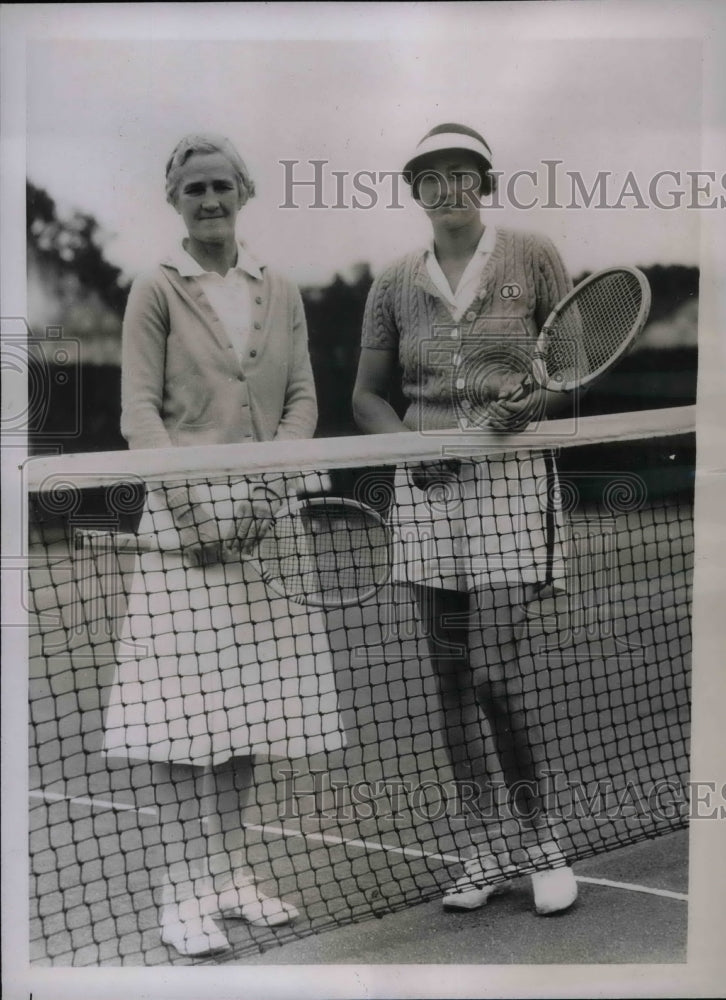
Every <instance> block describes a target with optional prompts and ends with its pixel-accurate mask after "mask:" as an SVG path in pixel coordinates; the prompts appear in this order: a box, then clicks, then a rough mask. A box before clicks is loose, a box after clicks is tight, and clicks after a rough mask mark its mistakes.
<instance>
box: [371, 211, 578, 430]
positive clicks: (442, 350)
mask: <svg viewBox="0 0 726 1000" xmlns="http://www.w3.org/2000/svg"><path fill="white" fill-rule="evenodd" d="M571 288H572V282H571V279H570V277H569V275H568V273H567V270H566V269H565V266H564V264H563V262H562V260H561V258H560V256H559V254H558V253H557V250H556V249H555V247H554V245H553V244H552V242H551V241H550V240H549V239H547V238H546V237H542V236H536V235H533V234H531V233H524V232H520V231H518V230H510V229H498V230H497V238H496V242H495V244H494V249H493V250H492V252H491V254H490V255H489V257H488V258H487V260H486V262H485V264H484V268H483V271H482V275H481V281H480V284H479V290H478V292H477V294H476V297H475V299H474V301H473V302H472V303H471V305H470V306H469V308H468V309H467V311H466V313H465V314H464V316H462V318H461V320H459V322H458V323H455V322H454V321H453V319H452V317H451V313H450V311H449V308H448V305H447V303H446V302H445V300H444V299H443V298H442V297H441V293H440V292H439V290H438V289H437V288H436V286H435V285H434V283H433V282H432V281H431V278H430V276H429V273H428V270H427V268H426V264H425V260H424V253H423V251H418V252H416V253H412V254H409V255H408V256H406V257H404V258H402V259H400V260H398V261H396V262H395V263H394V264H392V265H391V266H390V267H388V268H387V269H386V270H385V271H384V272H383V273H382V274H381V275H379V277H378V278H377V279H376V280H375V282H374V283H373V286H372V288H371V290H370V293H369V295H368V300H367V303H366V310H365V317H364V321H363V337H362V346H363V347H364V348H372V349H374V350H389V351H394V352H395V353H396V357H397V360H398V362H399V364H400V366H401V376H402V389H403V394H404V396H405V398H406V400H407V401H408V404H409V405H408V409H407V410H406V413H405V416H404V418H403V422H404V424H405V425H406V427H408V428H409V429H410V430H447V429H456V428H457V427H460V426H461V421H460V418H461V412H462V402H463V403H464V404H466V402H467V401H466V399H462V394H463V395H466V394H467V393H469V395H471V393H472V388H475V387H476V373H477V370H479V371H482V372H490V371H492V370H499V371H501V370H502V369H503V368H507V369H510V370H515V371H528V370H529V367H530V362H531V356H532V353H533V350H534V345H535V343H536V340H537V335H538V334H539V331H540V328H541V326H542V324H543V323H544V320H545V319H546V318H547V316H548V315H549V313H550V312H551V310H552V308H553V307H554V306H555V305H556V303H557V302H558V301H559V300H560V299H561V298H562V297H563V296H564V295H565V294H567V292H569V291H570V290H571ZM462 372H465V373H466V377H465V379H464V383H465V384H464V385H463V388H462V379H461V373H462Z"/></svg>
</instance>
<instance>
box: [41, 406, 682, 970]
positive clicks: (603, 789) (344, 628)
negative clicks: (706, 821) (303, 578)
mask: <svg viewBox="0 0 726 1000" xmlns="http://www.w3.org/2000/svg"><path fill="white" fill-rule="evenodd" d="M647 417H648V415H647V414H645V415H644V414H639V415H637V419H636V421H635V423H633V422H632V421H631V422H630V423H629V424H628V425H627V433H624V434H623V433H621V432H622V429H623V426H625V425H624V424H622V423H618V422H617V421H616V422H615V423H613V421H612V420H610V419H609V418H608V420H606V421H605V422H604V423H603V422H602V421H601V420H600V418H591V420H589V421H582V428H581V431H580V433H579V434H578V437H577V443H578V444H579V447H575V448H563V449H562V450H561V452H560V454H559V456H558V458H557V461H556V462H555V460H554V458H553V455H552V452H551V451H547V450H543V448H542V442H541V441H540V440H533V439H532V438H528V437H527V436H525V435H522V436H519V437H517V438H512V439H511V440H510V441H509V442H508V444H507V449H506V450H504V451H502V449H503V447H504V445H502V444H499V445H498V450H497V447H495V445H494V444H492V443H491V442H486V447H484V446H483V445H482V440H483V438H481V437H480V438H478V439H477V441H476V442H471V447H470V453H469V454H468V455H467V454H464V453H463V451H462V447H463V446H462V444H461V442H460V441H457V445H456V458H455V459H454V460H452V459H448V460H447V461H446V462H444V463H442V462H437V461H434V459H435V458H436V455H437V454H438V455H440V449H441V447H442V445H441V442H440V441H434V440H433V439H432V441H431V442H430V443H427V442H423V444H422V443H421V442H419V444H418V445H417V448H418V451H415V449H413V448H412V447H404V446H403V444H402V443H401V444H400V449H401V450H400V454H398V455H396V454H395V453H394V449H395V446H396V444H397V443H396V442H395V441H394V440H392V439H395V438H396V437H401V436H397V435H385V436H382V437H385V438H386V439H387V440H386V442H385V445H384V444H383V443H380V442H379V441H378V440H376V441H375V442H374V444H373V445H371V444H370V439H350V440H349V441H348V440H343V441H340V440H338V441H336V442H334V443H333V442H331V443H330V448H329V454H328V455H327V457H326V446H327V445H328V443H327V442H312V443H309V445H310V446H309V447H308V448H307V449H306V455H307V457H306V458H305V459H304V461H303V459H302V458H301V455H302V453H303V450H302V449H300V448H299V445H298V455H297V461H298V464H297V466H293V459H292V458H291V453H290V452H286V453H284V454H283V451H284V449H282V450H278V452H277V454H276V449H275V447H272V448H270V447H269V446H266V451H265V459H266V460H267V461H269V462H270V463H272V464H274V462H275V461H276V459H277V456H278V455H281V456H282V457H283V458H285V460H286V463H287V466H288V467H287V469H284V468H281V467H280V465H281V464H284V463H282V459H280V461H279V462H278V465H277V466H276V467H275V469H274V475H275V477H276V478H275V482H276V489H279V486H280V484H283V487H284V490H285V491H286V492H288V493H290V494H293V493H294V494H295V496H297V497H298V498H300V497H303V498H308V499H311V500H320V499H322V500H323V501H324V503H323V507H325V506H326V505H329V504H330V501H331V498H338V497H339V498H343V499H346V500H349V501H353V502H354V503H358V504H363V505H364V506H366V507H370V508H371V509H374V510H375V511H376V512H377V513H378V514H379V515H380V516H381V517H383V518H384V519H385V520H386V521H387V523H388V524H390V526H391V530H392V533H393V546H392V550H391V563H392V568H391V570H390V575H388V573H386V574H385V576H386V579H385V582H384V583H382V585H381V586H380V587H379V588H378V589H377V590H376V592H375V593H374V594H373V595H372V596H370V597H368V598H367V599H366V600H364V601H362V602H356V603H352V604H349V605H348V606H346V607H337V608H330V609H328V608H321V607H315V606H303V605H300V604H297V603H294V602H290V601H288V600H286V599H285V598H284V597H281V596H280V595H279V594H277V593H274V592H272V591H271V590H270V588H269V586H268V585H267V584H266V583H265V582H264V581H263V580H262V579H261V578H260V575H259V573H258V572H257V571H256V570H255V568H254V567H253V566H252V565H251V564H249V562H247V561H245V560H241V559H239V558H236V559H229V560H224V561H219V562H211V563H209V564H207V565H204V566H198V565H197V566H195V565H192V564H190V560H189V558H188V553H187V555H186V556H185V555H184V553H183V552H180V551H179V544H178V543H179V535H180V529H179V526H178V524H177V523H176V522H175V520H174V517H173V516H172V513H171V511H172V510H173V508H174V505H175V503H176V502H177V501H178V497H179V492H178V491H179V489H180V488H181V489H183V490H184V491H185V497H186V500H187V501H189V502H190V506H191V508H193V509H195V510H198V509H199V507H204V506H205V505H206V509H207V512H208V511H209V510H210V509H211V510H212V511H213V519H214V521H215V523H216V524H217V525H219V526H221V528H223V529H224V530H227V528H229V524H230V523H231V524H234V523H235V521H234V519H235V516H239V510H240V504H241V505H242V508H243V509H244V504H245V498H246V496H248V495H249V494H248V493H247V494H246V493H245V490H248V487H249V476H248V477H247V478H246V479H241V478H240V474H239V471H236V472H230V471H229V466H228V463H229V461H231V457H230V456H231V452H229V451H225V452H224V454H225V463H227V465H225V468H226V469H227V471H226V472H225V474H224V475H220V470H219V469H217V470H216V471H215V472H214V475H212V474H211V473H210V472H208V471H207V472H205V473H204V474H202V473H201V472H194V473H189V474H188V475H187V477H186V478H185V479H184V481H183V485H182V486H181V487H180V481H181V477H180V474H179V467H177V468H175V470H174V472H173V473H172V472H166V471H165V470H164V469H162V471H161V472H160V471H158V469H159V466H161V465H163V464H164V463H163V462H161V461H158V460H157V461H156V462H154V461H153V460H152V459H149V458H148V456H147V457H146V458H144V456H143V454H142V453H138V454H131V455H122V456H118V455H117V456H89V462H88V467H87V469H86V471H85V472H84V471H83V469H81V470H79V468H78V462H72V461H70V460H64V459H56V460H50V461H48V462H46V463H45V464H43V463H40V465H39V466H38V468H37V471H36V472H34V473H33V474H32V475H31V481H30V483H29V494H30V495H29V510H30V520H29V582H30V586H29V607H30V614H29V623H30V699H31V704H30V718H31V730H30V829H31V833H30V857H31V894H32V898H31V942H30V947H31V961H32V962H34V963H37V964H39V965H97V964H101V965H103V964H112V965H113V964H130V965H139V964H146V965H155V964H168V963H175V964H176V963H180V964H184V963H191V962H197V963H208V962H226V961H238V960H240V959H244V956H245V955H252V954H257V953H259V952H261V951H264V950H266V949H267V948H270V947H272V946H274V945H284V944H285V943H287V942H290V941H293V940H295V939H298V938H302V937H305V936H306V935H311V934H316V933H319V932H321V931H324V930H326V929H329V928H333V927H336V926H340V925H343V924H347V923H350V922H353V921H358V920H363V919H366V918H368V917H371V916H380V915H382V914H384V913H390V912H392V911H395V910H397V909H400V908H403V907H408V906H411V905H412V904H415V903H419V902H423V901H426V900H430V899H432V898H434V897H440V896H442V894H443V893H444V892H446V891H447V890H449V889H450V888H451V886H452V884H453V883H454V882H457V880H458V889H459V890H462V889H465V888H466V884H467V879H469V880H470V884H474V882H476V883H477V884H481V883H482V882H484V883H492V884H493V883H496V882H498V881H502V880H504V879H509V878H511V877H513V876H516V875H523V874H527V873H531V872H532V871H534V870H536V869H541V868H544V867H551V866H553V865H554V866H558V865H564V864H570V863H573V862H576V861H577V860H578V859H582V858H586V857H588V856H591V855H593V854H597V853H601V852H605V851H609V850H612V849H614V848H616V847H618V846H621V845H625V844H631V843H634V842H637V841H639V840H642V839H643V838H646V837H647V838H651V837H654V836H657V835H659V834H662V833H665V832H668V831H670V830H673V829H676V828H679V827H682V826H683V825H685V823H686V816H687V794H686V782H687V779H688V726H689V676H690V648H691V644H690V587H691V573H692V558H693V522H692V500H693V497H692V483H693V477H692V467H693V459H694V452H693V435H692V433H691V431H690V428H691V427H692V424H691V423H690V421H691V418H692V411H687V413H686V414H683V413H680V412H679V413H677V414H676V413H673V414H672V419H669V412H667V411H660V412H659V413H658V414H657V415H656V418H655V419H652V420H651V421H650V423H648V419H647ZM586 425H587V426H586ZM641 425H642V433H643V434H644V437H642V438H639V437H638V433H639V427H640V426H641ZM583 429H584V430H587V432H588V434H587V435H584V430H583ZM613 429H614V430H613ZM606 432H607V433H606ZM552 434H553V440H555V439H556V437H557V435H556V430H553V432H552ZM583 435H584V436H583ZM588 435H589V437H588ZM405 437H406V438H408V435H406V436H405ZM411 437H412V438H413V435H412V436H411ZM586 438H587V440H589V446H588V447H583V446H582V442H583V440H584V439H586ZM620 438H626V439H627V440H625V441H623V440H620ZM361 440H364V441H368V445H367V446H368V448H369V450H370V454H367V456H366V458H365V461H363V460H362V456H363V453H362V451H361V443H360V442H361ZM376 448H378V449H379V450H378V451H376ZM182 451H186V449H177V452H182ZM239 451H240V450H239V449H238V452H239ZM414 451H415V453H414ZM249 454H251V452H249V451H248V450H247V451H245V455H244V456H241V457H240V458H239V459H238V461H239V463H240V465H239V467H244V468H245V473H246V475H247V473H248V470H249V463H248V462H247V461H246V460H245V456H248V455H249ZM412 455H413V457H411V456H412ZM183 458H184V456H182V455H176V456H172V459H168V458H167V459H166V460H165V461H167V464H168V462H169V461H171V460H173V461H175V462H176V463H179V462H181V461H182V460H183ZM106 459H107V460H108V461H107V462H106V461H105V460H106ZM135 462H136V465H135V464H134V463H135ZM124 463H125V464H124ZM301 466H302V467H301ZM313 466H317V467H316V468H314V467H313ZM134 468H137V469H138V471H137V473H136V474H132V473H133V469H134ZM609 468H610V469H611V470H612V471H610V472H608V471H607V470H608V469H609ZM154 469H156V470H157V471H156V472H154V471H153V470H154ZM310 509H314V506H313V507H312V508H310ZM327 509H328V511H330V510H334V511H335V513H336V522H335V525H334V531H333V536H334V537H335V546H336V556H335V559H336V560H343V562H342V563H341V577H343V578H344V576H345V572H346V569H345V560H355V559H356V558H358V556H357V555H356V552H357V551H360V550H359V549H358V550H357V548H356V547H357V546H359V543H360V542H361V539H362V537H363V536H362V534H361V531H360V525H359V524H356V521H355V519H353V520H352V521H351V522H348V521H344V520H343V519H342V517H341V516H340V514H341V510H342V509H343V505H341V506H340V507H335V506H332V507H328V508H327ZM200 523H201V522H200ZM225 526H226V527H225ZM308 528H309V525H304V527H303V529H302V530H303V534H304V537H303V539H302V542H301V536H300V534H299V533H298V535H297V544H298V545H300V544H303V546H308V545H309V544H310V539H311V538H312V539H313V542H314V541H315V538H316V535H315V532H314V531H312V532H311V531H309V530H308ZM89 532H101V533H102V534H103V535H105V537H106V538H107V541H106V542H105V543H103V544H94V545H91V546H87V545H81V546H79V545H77V538H79V537H82V536H83V535H84V533H85V535H88V534H89ZM139 533H141V534H144V535H148V534H149V533H150V534H151V535H152V536H154V537H155V539H156V542H157V544H155V545H153V546H148V547H147V548H146V549H145V550H144V551H143V552H141V553H135V552H133V551H129V550H127V549H125V548H124V547H123V546H122V545H119V544H116V542H115V539H118V538H119V537H120V536H121V535H129V534H132V535H133V534H135V535H138V534H139ZM363 535H364V536H365V537H364V538H363V540H364V547H365V546H368V544H369V539H368V536H367V534H366V533H365V532H364V533H363ZM96 537H99V536H96ZM326 537H327V538H329V537H331V536H330V535H326ZM185 538H186V539H187V543H188V540H189V536H188V535H187V536H185ZM344 542H345V544H344ZM326 544H327V543H326ZM188 548H189V544H187V549H188ZM323 548H324V549H325V546H323ZM295 566H296V562H295V560H293V566H292V568H290V567H288V569H289V570H290V572H289V573H288V576H289V575H290V574H291V573H292V572H294V570H295ZM307 572H309V569H308V571H307ZM312 572H313V573H317V570H314V571H312ZM378 582H380V581H378ZM315 586H316V585H315ZM300 589H302V590H305V589H306V587H305V586H303V587H302V588H298V587H293V590H295V591H298V590H300ZM342 589H343V590H345V584H342ZM476 859H479V866H478V868H477V867H476ZM472 861H474V862H475V866H474V868H472V865H471V862H472ZM467 862H468V864H466V863H467ZM465 864H466V867H464V865H465ZM472 873H473V874H472ZM260 893H261V894H263V895H264V896H266V897H267V898H268V899H269V900H270V901H271V902H270V903H269V904H260V903H259V901H258V898H259V894H260ZM190 900H191V901H193V900H203V901H205V902H204V906H206V907H207V910H206V911H205V912H209V913H211V914H212V915H213V919H214V920H215V922H216V926H217V927H218V928H220V929H221V931H222V932H223V937H224V948H222V947H220V948H219V950H218V951H217V952H216V953H214V954H210V953H206V952H201V953H200V954H198V955H197V956H194V955H189V954H181V953H180V952H179V951H178V950H177V949H176V948H175V947H173V946H172V945H171V944H169V943H168V942H167V943H164V940H163V939H162V937H161V935H160V915H161V914H162V911H163V910H164V907H166V908H167V909H166V913H167V916H168V913H169V912H171V910H169V906H170V904H172V906H173V904H176V905H177V907H178V909H177V910H176V911H174V912H177V913H178V912H185V911H184V907H187V908H188V907H189V906H191V905H192V903H191V902H190ZM210 900H211V902H210ZM195 905H196V904H195ZM195 912H196V911H195Z"/></svg>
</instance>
